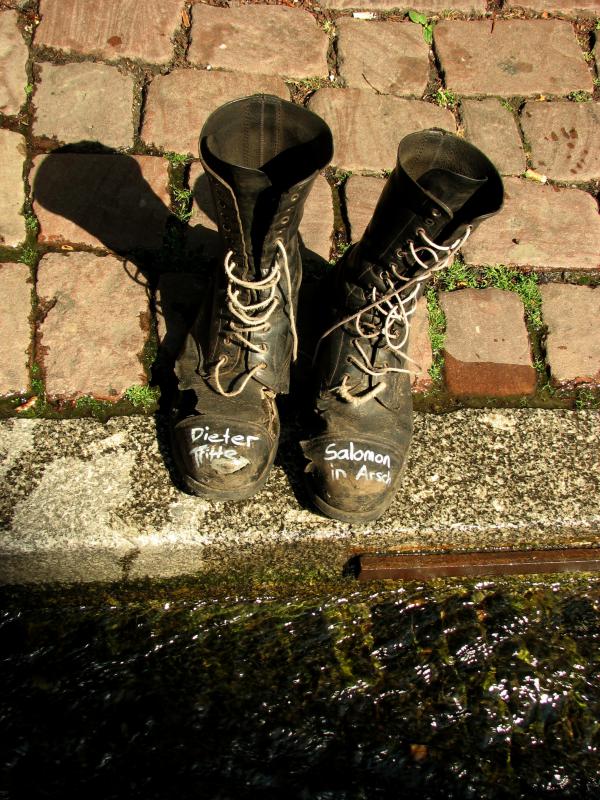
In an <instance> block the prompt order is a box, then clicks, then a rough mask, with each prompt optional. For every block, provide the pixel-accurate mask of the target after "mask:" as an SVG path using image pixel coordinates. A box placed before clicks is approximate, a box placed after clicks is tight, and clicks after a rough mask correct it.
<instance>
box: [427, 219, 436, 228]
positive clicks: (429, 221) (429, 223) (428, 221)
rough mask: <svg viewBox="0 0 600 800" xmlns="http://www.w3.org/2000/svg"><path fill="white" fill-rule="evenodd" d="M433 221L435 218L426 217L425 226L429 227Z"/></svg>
mask: <svg viewBox="0 0 600 800" xmlns="http://www.w3.org/2000/svg"><path fill="white" fill-rule="evenodd" d="M434 222H435V220H433V219H432V218H431V217H427V219H426V220H425V225H427V227H429V228H430V227H431V226H432V225H433V223H434Z"/></svg>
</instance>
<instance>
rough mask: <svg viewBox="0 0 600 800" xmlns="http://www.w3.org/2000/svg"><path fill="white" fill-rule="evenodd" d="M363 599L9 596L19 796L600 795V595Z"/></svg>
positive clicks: (353, 590) (528, 586) (9, 677)
mask: <svg viewBox="0 0 600 800" xmlns="http://www.w3.org/2000/svg"><path fill="white" fill-rule="evenodd" d="M345 586H346V587H347V590H346V591H345V592H344V593H343V596H342V595H341V594H340V592H339V591H338V592H335V593H334V592H329V593H327V592H326V591H325V590H323V591H322V592H321V593H320V594H318V593H315V592H313V593H312V594H311V595H310V596H306V597H295V598H291V599H290V598H287V599H286V598H284V597H271V598H269V597H261V598H259V599H240V598H220V599H218V600H214V599H213V600H206V599H205V600H198V599H194V590H193V585H187V586H186V587H184V588H183V589H182V588H181V586H180V585H178V586H177V587H175V588H173V587H171V588H169V587H168V586H167V587H165V586H164V585H163V586H162V587H161V588H160V591H159V590H156V589H155V588H153V586H150V587H146V588H145V590H143V591H142V590H140V591H139V592H137V593H136V592H130V591H129V590H128V591H126V592H122V593H121V594H119V593H118V591H117V592H116V593H115V594H114V596H112V595H109V594H107V592H106V591H105V590H102V591H99V593H98V595H97V596H96V595H94V591H93V589H92V590H88V591H87V594H86V596H85V598H84V599H83V600H82V598H81V596H76V595H68V594H66V595H65V594H60V593H58V594H56V593H55V594H54V595H52V596H50V595H45V594H44V593H41V594H39V593H34V594H33V595H28V594H27V593H25V592H22V591H21V592H19V593H17V594H12V595H9V594H6V596H5V597H4V603H3V608H4V609H5V611H4V613H3V617H2V626H1V628H0V654H1V659H2V662H1V663H2V665H1V674H0V679H1V681H2V684H1V686H2V692H1V700H0V705H1V724H0V728H1V735H2V737H3V739H4V742H3V746H2V752H1V761H2V779H1V780H2V783H1V788H0V797H10V798H13V797H14V798H24V799H25V798H27V800H34V798H63V797H66V796H68V795H69V796H73V795H74V793H75V792H76V795H75V796H78V797H79V796H81V797H82V798H102V799H103V800H109V799H110V798H117V797H118V798H121V797H128V798H138V797H139V798H144V800H151V798H188V797H190V798H192V797H193V798H215V800H229V799H230V798H231V800H238V799H244V798H285V800H292V798H306V799H307V800H313V798H314V799H315V800H317V799H319V800H326V799H327V800H346V799H348V800H350V799H352V800H354V798H356V799H357V800H358V799H359V798H360V799H362V798H364V799H365V800H367V799H368V800H370V798H380V797H381V798H387V797H390V798H396V797H397V798H400V797H409V798H412V797H414V798H437V797H444V798H505V797H506V798H508V797H510V798H513V797H523V798H529V797H532V798H538V797H540V798H541V797H553V798H554V797H558V798H563V797H565V798H578V799H579V798H598V797H600V777H599V774H600V757H599V750H598V748H599V747H600V727H599V721H598V720H599V712H600V674H599V670H600V647H599V645H600V580H598V579H597V578H591V577H589V576H578V577H572V578H569V577H562V578H556V579H554V578H553V577H550V578H549V579H548V580H544V581H541V580H540V579H521V580H508V579H507V580H502V581H495V582H487V581H479V582H476V581H472V582H465V581H458V580H455V581H452V580H448V581H436V582H432V583H431V584H424V585H417V584H415V583H411V584H404V585H402V586H393V587H391V588H390V587H389V586H385V585H381V584H379V585H377V586H373V587H365V586H360V585H358V584H355V583H352V582H350V581H348V582H347V583H346V584H345Z"/></svg>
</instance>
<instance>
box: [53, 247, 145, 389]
mask: <svg viewBox="0 0 600 800" xmlns="http://www.w3.org/2000/svg"><path fill="white" fill-rule="evenodd" d="M37 293H38V296H39V297H40V299H41V301H42V303H49V304H51V303H54V304H53V305H51V307H50V309H49V311H48V313H47V314H46V316H45V318H44V320H43V322H42V323H41V324H40V349H41V354H42V363H43V368H44V371H45V376H46V389H47V392H48V394H49V395H50V396H51V397H65V398H74V397H77V396H79V395H82V394H90V395H93V396H95V397H98V398H102V399H106V400H116V399H118V398H119V397H120V396H122V395H123V393H124V392H125V390H126V389H128V388H129V387H130V386H133V385H135V384H140V383H146V377H145V375H144V369H143V367H142V364H141V362H140V358H139V356H140V354H141V352H142V349H143V347H144V344H145V342H146V338H147V334H146V332H145V330H146V326H147V324H148V302H147V298H146V291H145V289H144V287H143V286H140V285H139V284H137V283H136V282H135V281H134V280H132V279H131V278H130V277H129V275H128V274H127V272H126V265H125V264H123V263H122V262H121V261H119V260H118V259H116V258H115V257H114V256H105V257H102V256H95V255H92V254H90V253H71V254H69V255H60V254H58V253H50V254H48V255H45V256H44V257H43V258H42V259H41V261H40V264H39V268H38V280H37Z"/></svg>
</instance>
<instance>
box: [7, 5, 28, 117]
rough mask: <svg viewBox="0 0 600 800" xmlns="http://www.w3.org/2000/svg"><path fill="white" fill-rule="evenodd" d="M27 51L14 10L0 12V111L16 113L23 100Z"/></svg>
mask: <svg viewBox="0 0 600 800" xmlns="http://www.w3.org/2000/svg"><path fill="white" fill-rule="evenodd" d="M28 57H29V52H28V50H27V45H26V44H25V42H24V40H23V37H22V36H21V33H20V31H19V29H18V28H17V13H16V11H2V12H0V112H2V113H3V114H18V112H19V109H20V107H21V106H22V104H23V103H24V102H25V84H26V83H27V73H26V72H25V65H26V64H27V59H28Z"/></svg>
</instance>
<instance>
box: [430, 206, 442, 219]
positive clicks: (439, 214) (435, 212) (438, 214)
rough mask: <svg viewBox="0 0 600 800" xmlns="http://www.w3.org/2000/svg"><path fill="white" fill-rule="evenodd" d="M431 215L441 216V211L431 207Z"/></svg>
mask: <svg viewBox="0 0 600 800" xmlns="http://www.w3.org/2000/svg"><path fill="white" fill-rule="evenodd" d="M431 216H432V217H441V216H442V212H441V211H440V210H439V209H438V208H432V209H431Z"/></svg>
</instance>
